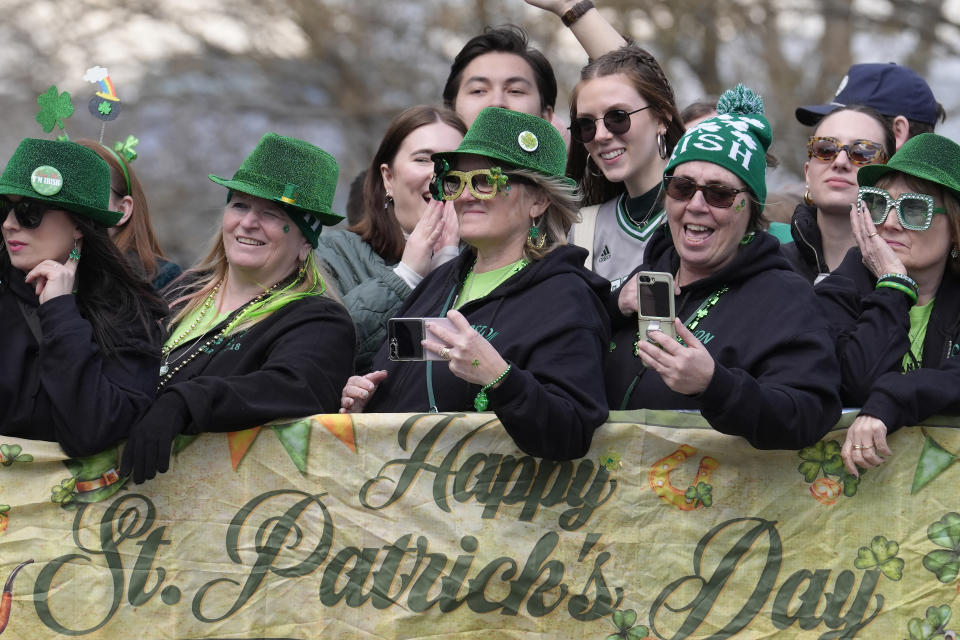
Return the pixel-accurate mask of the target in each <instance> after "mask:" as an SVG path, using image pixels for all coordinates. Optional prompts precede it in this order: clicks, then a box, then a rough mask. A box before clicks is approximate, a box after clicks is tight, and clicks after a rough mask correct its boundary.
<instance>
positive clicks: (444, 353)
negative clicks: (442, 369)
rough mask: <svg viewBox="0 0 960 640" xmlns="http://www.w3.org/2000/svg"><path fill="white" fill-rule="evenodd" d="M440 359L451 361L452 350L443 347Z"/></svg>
mask: <svg viewBox="0 0 960 640" xmlns="http://www.w3.org/2000/svg"><path fill="white" fill-rule="evenodd" d="M440 357H441V358H443V359H444V360H449V359H450V349H448V348H446V347H441V348H440Z"/></svg>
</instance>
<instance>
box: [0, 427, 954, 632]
mask: <svg viewBox="0 0 960 640" xmlns="http://www.w3.org/2000/svg"><path fill="white" fill-rule="evenodd" d="M851 417H852V416H850V415H849V414H848V415H845V416H844V420H842V421H841V422H840V424H838V425H837V427H836V428H835V429H834V430H832V431H831V432H830V433H829V434H827V436H826V437H825V438H824V439H823V440H822V441H821V442H819V443H817V444H816V445H815V446H812V447H809V448H807V449H804V450H802V451H799V452H797V451H758V450H755V449H753V448H751V447H750V446H749V445H748V444H747V443H746V442H745V441H744V440H742V439H740V438H734V437H729V436H724V435H722V434H719V433H716V432H714V431H713V430H711V429H710V428H709V426H708V425H707V424H706V422H705V421H704V420H703V419H702V418H701V417H700V416H699V415H698V414H693V413H681V412H663V411H658V412H654V411H634V412H617V413H614V414H612V415H611V419H610V421H609V422H608V423H607V424H606V425H604V426H603V427H602V428H600V429H599V430H598V431H597V433H596V436H595V437H594V440H593V446H592V448H591V450H590V452H589V454H588V455H587V456H586V457H584V458H582V459H579V460H574V461H571V462H550V461H544V460H540V459H537V458H532V457H529V456H527V455H525V454H523V453H522V452H520V451H519V450H517V448H516V447H515V446H514V444H513V442H512V440H511V439H510V438H509V436H507V435H506V433H505V432H504V430H503V428H502V427H501V426H500V424H499V423H498V422H497V421H496V419H495V417H494V416H493V415H492V414H416V415H414V414H370V415H357V416H341V415H320V416H313V417H311V418H307V419H304V420H300V421H297V422H294V423H289V424H284V425H273V426H266V427H263V428H258V429H251V430H248V431H243V432H238V433H233V434H205V435H203V436H200V437H195V438H181V439H180V440H178V442H177V444H176V454H175V456H174V458H173V460H172V461H171V469H170V472H168V473H166V474H164V475H162V476H159V477H158V478H157V479H155V480H152V481H149V482H147V483H145V484H142V485H133V484H132V483H127V482H126V481H125V480H124V479H122V478H119V477H118V476H117V473H116V468H117V465H118V454H119V447H118V448H116V449H111V450H109V451H106V452H103V453H102V454H100V455H98V456H93V457H90V458H83V459H74V460H70V459H66V458H65V456H64V455H63V453H62V451H61V450H60V449H59V447H58V446H57V445H55V444H52V443H46V442H33V441H28V440H16V439H11V438H4V437H0V581H5V582H6V584H5V589H4V594H3V599H2V602H0V629H2V630H0V635H2V639H0V640H8V639H9V640H12V639H24V640H35V639H36V638H47V637H61V636H79V637H85V638H137V639H143V640H147V639H154V638H160V639H165V638H303V639H310V638H364V639H365V638H371V639H372V638H457V639H459V640H468V639H480V638H483V639H487V638H523V639H531V638H543V639H547V638H549V639H556V638H578V639H579V638H588V639H596V640H605V639H610V640H613V639H614V638H625V639H628V640H640V639H642V638H659V639H671V640H681V639H687V638H691V639H692V638H704V639H706V638H710V639H721V638H749V639H753V638H811V639H813V638H817V639H820V640H832V639H840V638H894V639H899V638H907V639H909V640H929V639H933V638H937V639H939V638H951V637H953V631H952V629H953V628H954V627H956V628H958V629H960V612H957V615H954V614H955V612H953V608H954V607H960V602H958V599H957V598H958V573H960V504H958V498H957V487H958V480H960V468H957V465H956V464H955V463H956V461H957V454H958V453H960V430H958V427H960V420H958V419H957V418H938V419H933V420H929V421H927V422H926V423H925V424H924V425H921V426H915V427H910V428H905V429H901V430H900V431H898V432H897V433H895V434H894V435H893V436H892V437H891V438H890V446H891V447H892V449H893V450H894V456H893V457H892V458H891V459H890V460H889V461H888V462H887V463H886V464H884V465H882V466H881V467H880V468H878V469H875V470H870V471H869V472H867V473H864V474H863V475H862V476H861V477H860V478H859V479H857V478H854V477H852V476H849V475H847V474H846V473H845V471H844V469H843V467H842V463H841V462H840V456H839V447H840V444H841V443H842V442H843V437H844V430H845V428H846V426H847V425H848V424H849V421H850V419H851ZM769 428H771V429H776V428H777V425H775V424H771V425H770V427H769Z"/></svg>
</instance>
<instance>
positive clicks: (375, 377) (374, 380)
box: [340, 369, 387, 413]
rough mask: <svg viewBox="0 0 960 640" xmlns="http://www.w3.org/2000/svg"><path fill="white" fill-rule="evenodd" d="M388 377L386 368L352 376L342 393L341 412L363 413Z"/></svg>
mask: <svg viewBox="0 0 960 640" xmlns="http://www.w3.org/2000/svg"><path fill="white" fill-rule="evenodd" d="M386 379H387V372H386V371H384V370H382V369H381V370H380V371H371V372H370V373H368V374H367V375H365V376H350V379H349V380H347V384H346V385H345V386H344V387H343V392H342V393H341V394H340V413H363V408H364V407H365V406H367V402H369V401H370V398H372V397H373V392H374V391H376V390H377V387H379V386H380V383H381V382H383V381H384V380H386Z"/></svg>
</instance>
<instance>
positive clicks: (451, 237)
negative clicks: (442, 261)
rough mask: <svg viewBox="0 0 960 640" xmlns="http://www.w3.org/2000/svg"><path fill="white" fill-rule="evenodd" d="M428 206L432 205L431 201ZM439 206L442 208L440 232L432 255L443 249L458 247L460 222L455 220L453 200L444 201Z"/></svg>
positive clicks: (455, 212) (455, 211)
mask: <svg viewBox="0 0 960 640" xmlns="http://www.w3.org/2000/svg"><path fill="white" fill-rule="evenodd" d="M430 204H431V205H432V204H433V202H432V201H431V203H430ZM440 204H441V206H442V207H443V215H442V222H441V224H442V231H441V232H440V237H439V238H438V239H437V243H436V244H435V245H434V247H433V252H434V253H437V252H438V251H440V249H442V248H444V247H459V246H460V221H459V220H457V210H456V209H454V208H453V200H446V201H444V202H443V203H440ZM428 206H429V205H428Z"/></svg>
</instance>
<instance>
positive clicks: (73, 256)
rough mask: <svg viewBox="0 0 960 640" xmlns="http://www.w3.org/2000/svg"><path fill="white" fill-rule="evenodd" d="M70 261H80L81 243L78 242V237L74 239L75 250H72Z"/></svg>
mask: <svg viewBox="0 0 960 640" xmlns="http://www.w3.org/2000/svg"><path fill="white" fill-rule="evenodd" d="M70 261H71V262H80V245H78V244H77V241H76V239H74V241H73V250H71V251H70Z"/></svg>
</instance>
